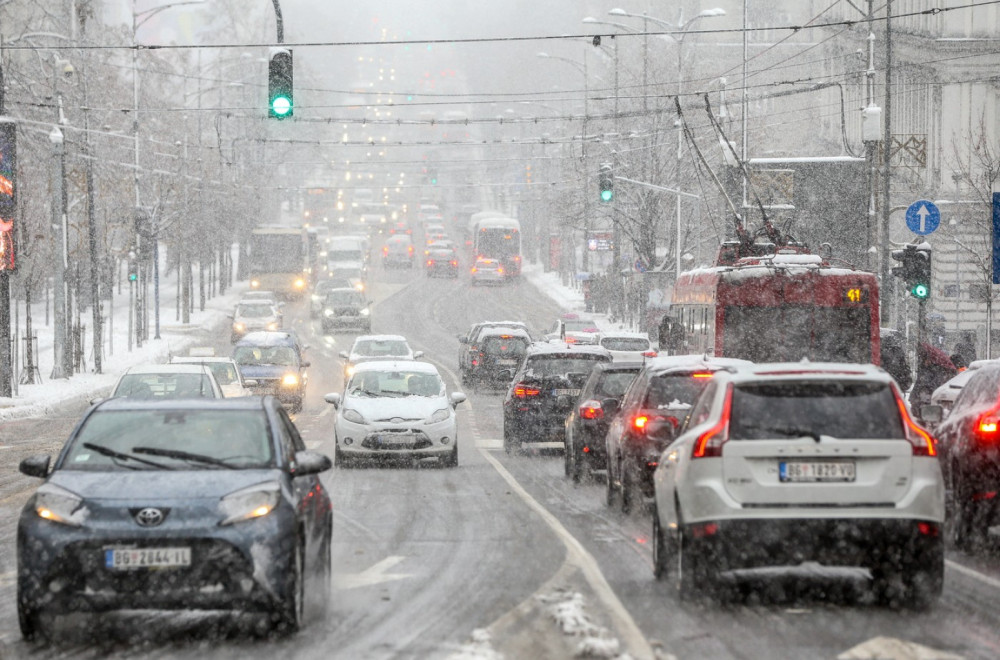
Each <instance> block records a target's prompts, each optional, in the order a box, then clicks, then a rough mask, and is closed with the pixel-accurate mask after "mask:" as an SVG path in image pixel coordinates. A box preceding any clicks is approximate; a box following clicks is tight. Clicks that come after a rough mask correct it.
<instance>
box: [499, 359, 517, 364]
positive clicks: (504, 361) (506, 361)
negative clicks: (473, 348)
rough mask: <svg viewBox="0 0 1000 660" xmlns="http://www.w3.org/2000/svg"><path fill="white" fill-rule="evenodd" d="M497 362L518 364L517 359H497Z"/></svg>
mask: <svg viewBox="0 0 1000 660" xmlns="http://www.w3.org/2000/svg"><path fill="white" fill-rule="evenodd" d="M497 364H517V360H497Z"/></svg>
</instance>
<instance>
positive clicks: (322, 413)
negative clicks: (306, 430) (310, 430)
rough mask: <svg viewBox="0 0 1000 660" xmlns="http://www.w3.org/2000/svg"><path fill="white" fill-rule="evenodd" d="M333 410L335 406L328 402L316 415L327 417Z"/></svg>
mask: <svg viewBox="0 0 1000 660" xmlns="http://www.w3.org/2000/svg"><path fill="white" fill-rule="evenodd" d="M332 411H333V406H332V405H330V404H329V403H328V404H326V408H323V410H321V411H320V413H319V414H318V415H316V416H317V417H326V416H327V415H329V414H330V413H331V412H332Z"/></svg>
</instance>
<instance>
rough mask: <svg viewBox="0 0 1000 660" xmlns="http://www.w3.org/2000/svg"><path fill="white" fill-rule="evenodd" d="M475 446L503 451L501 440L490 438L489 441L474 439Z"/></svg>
mask: <svg viewBox="0 0 1000 660" xmlns="http://www.w3.org/2000/svg"><path fill="white" fill-rule="evenodd" d="M476 446H477V447H479V448H481V449H503V440H502V439H497V438H490V439H489V440H483V439H481V438H476Z"/></svg>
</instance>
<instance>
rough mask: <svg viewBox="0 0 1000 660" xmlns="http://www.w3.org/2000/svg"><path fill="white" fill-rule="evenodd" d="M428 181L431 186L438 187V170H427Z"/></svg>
mask: <svg viewBox="0 0 1000 660" xmlns="http://www.w3.org/2000/svg"><path fill="white" fill-rule="evenodd" d="M427 179H428V181H430V184H431V185H432V186H436V185H437V182H438V173H437V170H433V169H429V170H427Z"/></svg>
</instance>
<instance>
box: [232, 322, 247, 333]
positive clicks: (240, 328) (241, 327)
mask: <svg viewBox="0 0 1000 660" xmlns="http://www.w3.org/2000/svg"><path fill="white" fill-rule="evenodd" d="M246 329H247V326H246V324H244V323H234V324H233V330H235V331H236V332H243V331H244V330H246Z"/></svg>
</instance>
